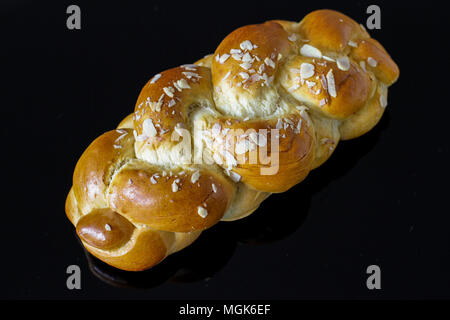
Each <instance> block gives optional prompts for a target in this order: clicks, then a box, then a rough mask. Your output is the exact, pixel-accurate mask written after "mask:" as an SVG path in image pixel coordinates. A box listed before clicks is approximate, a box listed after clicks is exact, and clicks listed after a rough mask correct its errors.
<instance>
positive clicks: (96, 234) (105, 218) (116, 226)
mask: <svg viewBox="0 0 450 320" xmlns="http://www.w3.org/2000/svg"><path fill="white" fill-rule="evenodd" d="M76 230H77V234H78V236H79V237H80V238H81V240H82V241H84V242H86V243H88V244H89V245H91V246H94V247H96V248H100V249H103V250H110V249H114V248H117V247H121V246H123V245H124V244H125V243H126V242H128V241H129V240H130V238H131V235H132V234H133V232H134V226H133V224H131V223H130V222H129V221H128V220H127V219H125V218H124V217H122V216H121V215H120V214H118V213H116V212H114V211H112V210H111V209H109V208H105V209H95V210H92V211H91V212H90V213H89V214H87V215H84V216H83V217H82V218H81V219H80V220H78V223H77V227H76Z"/></svg>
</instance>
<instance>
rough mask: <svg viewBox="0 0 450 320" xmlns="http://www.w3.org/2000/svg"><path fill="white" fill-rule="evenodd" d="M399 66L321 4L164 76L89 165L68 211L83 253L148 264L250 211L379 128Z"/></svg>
mask: <svg viewBox="0 0 450 320" xmlns="http://www.w3.org/2000/svg"><path fill="white" fill-rule="evenodd" d="M398 76H399V69H398V67H397V65H396V64H395V63H394V61H393V60H392V59H391V57H390V56H389V54H388V53H387V51H386V50H385V49H384V48H383V46H382V45H381V44H380V43H378V42H377V41H376V40H375V39H372V38H370V35H369V34H368V33H367V31H366V30H365V29H364V27H362V26H361V25H359V24H358V23H356V22H355V21H353V20H352V19H351V18H349V17H347V16H345V15H343V14H341V13H339V12H336V11H332V10H318V11H314V12H312V13H310V14H308V15H307V16H306V17H305V18H304V19H303V20H302V21H300V22H298V23H297V22H291V21H285V20H273V21H268V22H265V23H263V24H255V25H249V26H244V27H242V28H239V29H237V30H235V31H234V32H232V33H231V34H229V35H228V36H227V37H226V38H225V39H224V40H223V41H222V42H221V43H220V45H219V46H218V47H217V49H216V50H215V52H214V54H212V55H208V56H205V57H204V58H202V59H200V60H198V61H196V62H195V63H194V64H188V65H183V66H180V67H176V68H172V69H169V70H166V71H164V72H161V73H160V74H158V75H155V76H154V77H152V78H151V79H150V80H149V82H148V83H147V84H146V85H145V86H144V87H143V89H142V91H141V93H140V95H139V97H138V100H137V102H136V107H135V111H134V113H133V114H130V115H128V116H127V117H126V118H125V119H123V120H122V121H121V122H120V123H119V125H118V129H116V130H113V131H109V132H107V133H105V134H103V135H101V136H100V137H98V138H97V139H96V140H95V141H94V142H92V144H91V145H90V146H89V147H88V148H87V149H86V151H85V152H84V153H83V155H82V156H81V157H80V159H79V161H78V163H77V165H76V168H75V172H74V176H73V186H72V188H71V190H70V192H69V195H68V197H67V200H66V208H65V209H66V214H67V217H68V218H69V220H70V221H71V222H72V223H73V224H74V226H75V227H76V230H77V233H78V235H79V237H80V239H81V240H82V242H83V245H84V246H85V247H86V249H87V250H88V251H89V252H91V253H92V254H93V255H95V256H96V257H98V258H99V259H101V260H103V261H105V262H106V263H108V264H110V265H112V266H114V267H117V268H120V269H123V270H130V271H138V270H144V269H148V268H150V267H152V266H154V265H155V264H157V263H159V262H160V261H162V260H163V259H164V258H165V257H167V256H168V255H169V254H172V253H174V252H177V251H179V250H181V249H183V248H184V247H186V246H188V245H190V244H191V243H192V242H193V241H195V239H197V238H198V237H199V235H200V234H201V232H202V230H205V229H207V228H209V227H211V226H213V225H214V224H216V223H217V222H219V221H221V220H223V221H233V220H236V219H241V218H243V217H245V216H247V215H249V214H251V213H252V212H253V211H254V210H256V208H258V206H259V205H260V204H261V202H262V201H264V199H266V198H267V197H268V196H269V195H270V194H271V193H276V192H283V191H286V190H288V189H289V188H291V187H292V186H294V185H296V184H297V183H299V182H300V181H302V180H303V179H304V178H305V177H306V176H307V174H308V173H309V172H310V170H312V169H314V168H317V167H319V166H320V165H322V164H323V163H324V162H325V161H326V160H327V159H328V158H329V157H330V156H331V154H332V153H333V151H334V150H335V149H336V147H337V145H338V143H339V140H341V139H343V140H346V139H352V138H355V137H358V136H360V135H362V134H364V133H366V132H367V131H369V130H370V129H372V127H373V126H375V125H376V123H377V122H378V121H379V120H380V118H381V116H382V115H383V113H384V111H385V108H386V105H387V91H388V87H389V86H390V85H391V84H393V83H394V82H395V81H396V80H397V79H398Z"/></svg>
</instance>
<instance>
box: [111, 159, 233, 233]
mask: <svg viewBox="0 0 450 320" xmlns="http://www.w3.org/2000/svg"><path fill="white" fill-rule="evenodd" d="M195 172H197V173H198V174H199V176H198V178H197V179H196V180H195V182H194V183H193V182H192V181H193V179H192V177H193V174H194V173H195ZM152 176H153V177H154V178H153V179H154V180H153V181H155V182H156V183H152V182H151V178H152ZM213 185H214V187H213ZM213 188H214V189H213ZM233 196H234V186H233V185H232V184H231V183H230V182H229V181H227V180H226V179H224V178H223V177H220V176H218V175H213V174H211V172H208V171H206V170H199V171H191V172H184V171H181V170H180V169H178V170H176V171H174V172H172V174H167V175H165V176H164V175H163V173H162V172H161V171H158V170H155V169H154V168H151V167H149V166H148V165H146V164H145V163H143V162H138V163H137V164H133V165H130V166H127V167H126V168H125V169H123V170H121V171H120V172H119V173H118V174H117V175H116V177H115V178H114V181H113V183H112V184H111V186H110V189H109V192H108V202H109V204H110V205H111V207H112V208H114V210H117V211H118V212H120V213H122V214H123V215H125V216H127V217H128V218H129V219H130V220H131V221H133V222H136V223H144V224H146V225H149V226H151V227H152V228H154V229H157V230H164V231H173V232H190V231H196V230H204V229H206V228H209V227H211V226H212V225H214V224H216V223H217V222H218V221H219V220H220V219H221V218H222V216H223V215H224V214H225V211H226V210H227V209H228V206H229V204H230V202H231V199H232V198H233ZM199 207H202V208H204V210H205V213H206V214H207V215H206V216H205V217H202V216H200V215H199V212H198V211H199ZM200 210H201V209H200Z"/></svg>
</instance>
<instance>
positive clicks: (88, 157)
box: [73, 129, 134, 213]
mask: <svg viewBox="0 0 450 320" xmlns="http://www.w3.org/2000/svg"><path fill="white" fill-rule="evenodd" d="M133 143H134V139H133V134H132V132H131V130H127V129H119V130H113V131H108V132H106V133H104V134H103V135H101V136H100V137H98V138H97V139H95V140H94V142H92V143H91V145H90V146H89V147H88V148H87V149H86V151H85V152H84V153H83V154H82V155H81V158H80V159H79V160H78V163H77V165H76V167H75V171H74V174H73V192H74V195H75V197H76V199H77V201H78V206H79V208H80V210H81V211H82V212H83V213H89V212H90V211H91V210H92V209H93V208H106V207H107V202H106V197H105V192H106V189H107V187H108V184H109V181H110V179H111V177H112V175H113V173H114V171H115V169H116V168H117V167H118V166H120V164H121V163H122V162H123V161H126V160H127V159H129V158H131V157H133V156H134V148H133Z"/></svg>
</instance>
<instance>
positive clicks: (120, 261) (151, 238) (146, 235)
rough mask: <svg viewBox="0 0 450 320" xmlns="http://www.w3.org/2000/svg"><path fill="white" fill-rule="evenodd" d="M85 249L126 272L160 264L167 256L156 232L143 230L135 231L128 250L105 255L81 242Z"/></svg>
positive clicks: (164, 245)
mask: <svg viewBox="0 0 450 320" xmlns="http://www.w3.org/2000/svg"><path fill="white" fill-rule="evenodd" d="M83 244H84V246H85V247H86V249H87V250H88V251H89V252H90V253H91V254H93V255H94V256H96V257H97V258H99V259H101V260H102V261H104V262H106V263H107V264H110V265H112V266H113V267H116V268H120V269H122V270H126V271H141V270H145V269H148V268H150V267H152V266H154V265H156V264H158V263H159V262H161V261H162V260H163V259H164V258H165V257H166V254H167V246H166V244H165V242H164V240H163V238H162V237H161V233H160V232H158V231H154V230H150V229H144V230H142V231H137V235H135V236H134V238H133V240H132V241H131V243H130V244H129V245H128V246H129V248H126V249H128V250H125V252H123V253H122V252H120V251H118V252H117V253H115V252H112V253H108V254H105V252H104V251H103V250H101V249H98V248H96V247H93V246H91V245H89V244H88V243H86V242H83Z"/></svg>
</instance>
